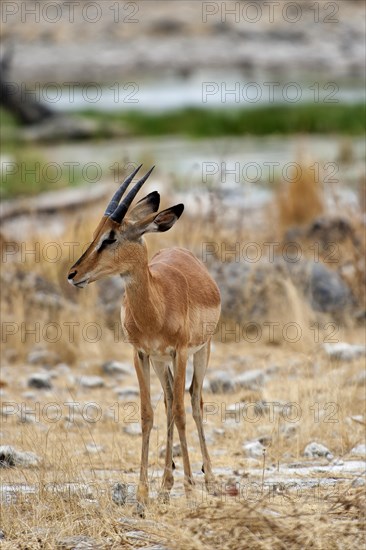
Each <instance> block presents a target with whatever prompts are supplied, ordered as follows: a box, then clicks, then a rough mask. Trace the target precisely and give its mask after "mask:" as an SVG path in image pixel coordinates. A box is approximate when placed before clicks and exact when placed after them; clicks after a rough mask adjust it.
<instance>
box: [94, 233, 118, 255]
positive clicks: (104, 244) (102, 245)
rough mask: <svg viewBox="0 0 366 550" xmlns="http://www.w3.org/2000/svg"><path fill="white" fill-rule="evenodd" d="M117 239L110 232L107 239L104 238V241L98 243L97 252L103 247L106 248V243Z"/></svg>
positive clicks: (108, 243) (111, 242)
mask: <svg viewBox="0 0 366 550" xmlns="http://www.w3.org/2000/svg"><path fill="white" fill-rule="evenodd" d="M116 241H117V239H116V238H115V237H114V234H113V233H111V234H110V235H109V238H108V239H104V241H103V242H102V244H101V245H100V247H99V249H98V252H101V251H102V250H104V248H106V247H107V246H108V245H110V244H113V243H115V242H116Z"/></svg>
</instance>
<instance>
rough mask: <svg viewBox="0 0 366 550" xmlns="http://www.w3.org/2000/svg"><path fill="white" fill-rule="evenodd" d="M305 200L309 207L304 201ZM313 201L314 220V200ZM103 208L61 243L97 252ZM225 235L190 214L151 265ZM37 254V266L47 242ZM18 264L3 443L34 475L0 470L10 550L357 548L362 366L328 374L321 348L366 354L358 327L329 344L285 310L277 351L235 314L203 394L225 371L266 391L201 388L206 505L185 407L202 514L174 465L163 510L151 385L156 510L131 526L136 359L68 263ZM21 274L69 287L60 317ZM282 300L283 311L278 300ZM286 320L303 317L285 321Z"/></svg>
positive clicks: (13, 278)
mask: <svg viewBox="0 0 366 550" xmlns="http://www.w3.org/2000/svg"><path fill="white" fill-rule="evenodd" d="M308 183H309V182H308ZM298 191H299V190H298ZM298 195H299V196H300V197H301V201H302V202H303V200H304V196H305V194H304V190H302V191H301V192H300V193H298ZM310 195H311V192H310ZM311 196H312V201H313V206H314V208H315V209H316V208H317V206H316V200H315V198H314V197H315V195H314V194H313V195H311ZM291 197H292V199H293V200H294V201H295V202H296V198H295V197H296V190H295V191H294V190H292V195H291V193H290V194H289V195H287V199H286V203H285V206H284V205H283V204H282V214H281V199H277V200H276V201H275V200H274V202H273V204H272V205H271V209H270V211H271V212H272V213H274V214H273V215H276V216H280V218H281V216H282V218H281V219H282V221H283V223H285V222H286V219H287V218H286V215H287V216H288V215H289V213H288V208H289V204H291V200H290V199H291ZM278 201H279V202H278ZM301 201H300V202H301ZM165 202H166V200H164V201H163V206H164V205H165ZM297 204H299V200H298V199H297ZM102 207H103V205H102V204H101V205H100V207H98V208H94V209H93V211H92V213H91V212H84V213H80V216H81V218H80V216H79V217H76V218H75V216H74V214H72V216H71V217H69V218H68V220H69V222H70V223H68V222H66V224H65V226H66V228H67V229H65V232H64V233H63V234H62V235H60V237H59V241H58V240H57V239H56V242H59V243H60V245H61V244H62V243H64V242H76V241H78V242H87V241H88V238H89V236H90V235H91V234H92V231H93V229H94V227H95V226H96V223H97V221H98V210H102ZM286 208H287V210H286ZM276 209H277V211H276ZM278 209H279V211H278ZM307 209H308V210H307V211H309V205H308V206H307ZM310 211H311V209H310ZM72 220H73V221H72ZM75 220H77V221H75ZM277 221H278V220H277ZM287 221H288V220H287ZM354 221H356V218H354ZM216 223H217V222H212V221H209V220H206V221H204V220H202V221H201V222H198V223H197V224H193V220H192V219H190V216H189V213H187V215H186V216H185V217H183V218H182V219H181V220H180V222H179V224H177V226H176V228H175V229H174V230H172V231H171V232H169V233H167V234H165V235H163V236H161V235H159V236H154V235H152V236H148V237H147V240H148V246H149V252H150V254H151V255H152V254H153V253H154V252H156V251H157V250H158V249H159V248H160V246H161V245H162V246H172V245H180V246H185V247H187V248H190V249H192V250H195V251H198V250H199V249H200V245H201V243H202V242H203V241H204V240H205V239H207V238H208V237H211V239H212V238H213V235H215V239H216V240H217V242H220V239H224V238H225V239H227V240H228V242H231V241H230V238H234V237H235V239H237V237H238V233H235V235H234V234H231V235H230V230H228V229H227V228H221V229H220V228H219V226H218V225H215V224H216ZM272 223H273V220H271V219H270V216H269V218H268V219H267V221H266V223H265V224H264V226H263V227H262V233H260V232H258V230H257V234H256V238H257V242H265V241H266V240H268V238H269V234H270V232H271V230H272ZM212 224H214V225H212ZM228 231H229V233H228ZM246 231H248V230H246ZM278 231H279V232H280V231H281V230H280V229H278ZM239 237H240V240H241V242H245V241H250V240H251V239H252V237H253V236H252V235H251V234H250V232H249V233H248V232H242V233H241V234H240V235H239ZM37 241H38V242H39V245H40V247H41V250H42V249H43V247H44V245H45V244H46V243H47V242H48V241H47V238H37ZM4 246H5V250H7V249H6V243H5V244H4ZM31 246H33V247H34V246H35V241H34V240H33V241H27V247H28V249H31ZM3 250H4V249H3ZM77 255H78V250H77V249H76V250H75V257H77ZM17 258H18V261H12V262H8V263H7V264H6V268H7V269H6V285H7V286H6V287H5V288H6V292H5V293H4V292H3V299H2V318H3V321H6V323H7V327H10V326H11V328H10V329H9V328H8V329H7V330H8V331H9V330H10V332H14V334H13V335H11V334H7V335H6V345H5V346H3V360H2V412H3V416H2V426H1V433H2V441H3V443H6V444H8V445H12V446H13V447H15V448H16V449H17V450H22V451H31V452H34V453H35V454H36V455H37V457H38V458H39V462H38V463H37V464H36V465H33V466H28V467H23V466H15V467H6V468H2V469H1V481H2V497H3V507H2V531H3V533H4V535H5V539H4V540H3V541H2V547H3V548H4V549H13V548H14V549H15V548H22V549H30V548H32V549H36V548H39V549H46V548H47V549H48V548H49V549H54V548H74V547H75V548H77V547H78V546H77V543H78V542H79V543H80V541H81V540H84V543H85V544H87V541H89V544H90V546H85V547H90V548H121V547H122V548H124V547H126V548H140V547H141V548H144V547H147V548H148V547H152V546H154V545H157V546H156V548H160V547H162V548H168V549H172V548H182V549H190V548H192V549H199V548H230V549H232V548H284V547H290V548H299V549H300V548H314V549H333V548H339V549H346V548H347V549H348V548H355V547H359V546H361V544H362V542H363V541H364V519H365V518H364V504H365V498H364V497H365V480H364V464H365V463H364V457H362V456H355V455H354V453H352V452H350V451H351V450H352V449H354V448H355V447H356V446H357V445H359V444H360V443H362V442H363V438H364V432H365V416H364V395H365V391H364V390H365V388H364V379H362V376H361V377H360V374H361V373H362V369H363V364H364V358H363V357H361V358H356V359H354V360H351V361H341V360H337V359H335V360H334V359H333V360H331V359H330V358H329V356H328V355H327V353H326V352H325V350H324V347H323V344H324V343H333V342H337V341H339V342H348V343H351V344H352V343H354V344H360V343H362V342H364V331H363V327H362V326H360V324H359V323H358V322H355V321H354V320H352V319H351V318H348V319H347V320H343V321H342V322H337V323H334V320H332V319H331V318H330V317H329V316H327V315H325V316H323V317H319V318H317V321H318V322H319V320H320V323H319V324H318V325H317V326H319V330H318V329H317V330H315V329H314V326H316V325H314V324H313V322H314V318H313V317H312V315H311V314H309V313H308V309H307V306H306V304H305V303H303V304H301V303H300V304H299V303H298V302H297V298H296V297H294V303H290V301H289V298H288V296H287V297H285V298H284V299H286V300H287V302H286V303H285V304H284V305H285V307H284V310H283V312H282V313H281V311H280V309H278V310H277V317H276V319H277V322H278V323H279V325H278V326H279V329H280V331H281V334H282V337H280V338H276V340H275V341H274V340H271V338H269V337H268V333H267V332H265V330H266V329H265V322H264V324H263V325H262V328H263V332H262V334H261V336H260V337H259V338H258V337H256V336H254V337H253V334H252V333H251V332H248V331H246V329H245V325H244V324H243V325H240V326H238V323H237V322H236V321H235V315H234V312H233V318H232V319H231V320H230V319H226V320H225V323H224V322H222V323H221V324H220V326H219V329H218V331H217V333H216V335H215V337H214V343H213V350H212V354H211V360H210V365H209V370H208V373H207V380H212V379H214V378H215V376H216V373H217V371H226V372H227V373H229V375H230V377H231V379H232V380H235V378H236V376H238V375H240V374H243V373H244V372H246V371H252V370H253V369H257V370H258V371H259V372H260V373H262V374H263V377H262V378H261V377H260V376H259V378H258V379H257V380H254V381H252V382H250V383H248V384H247V385H246V386H245V385H244V386H243V387H240V388H238V387H235V388H233V390H232V391H226V390H225V388H224V387H223V388H221V389H220V388H218V389H217V388H216V390H215V393H213V392H212V386H211V387H210V385H209V384H208V383H207V384H206V386H205V391H204V401H205V418H204V422H205V430H206V435H207V439H208V445H209V450H210V453H211V458H212V461H213V466H214V472H215V473H216V479H217V486H218V487H217V493H218V496H210V495H208V494H207V493H206V490H205V488H204V481H203V474H202V473H201V457H200V451H199V443H198V437H197V435H196V429H195V425H194V422H193V419H192V417H191V414H190V412H191V408H190V402H189V395H188V394H187V395H186V412H187V434H188V441H189V450H190V457H191V463H192V468H193V472H194V477H195V480H196V489H195V496H194V500H193V501H192V502H190V503H187V502H186V500H185V497H184V491H183V484H182V463H181V458H180V457H179V453H178V456H177V457H176V458H175V459H174V460H175V463H176V470H175V485H174V488H173V491H172V497H171V501H170V504H168V505H166V504H162V503H160V502H159V501H158V499H157V491H158V488H159V484H160V481H161V478H162V470H163V461H164V458H163V455H162V454H161V451H162V449H163V446H164V444H165V429H166V428H165V424H166V420H165V410H164V401H163V393H162V390H161V388H160V386H159V382H158V380H157V378H156V377H155V375H153V376H152V392H151V393H152V399H153V403H154V410H155V418H154V430H153V432H152V437H151V445H150V458H149V463H150V472H149V473H150V493H151V494H150V496H151V503H150V504H149V506H148V508H147V511H146V518H145V519H142V518H139V517H137V516H136V515H135V497H134V495H135V490H136V484H137V480H138V470H139V461H140V445H141V437H140V430H139V410H140V406H139V397H138V385H137V380H136V377H135V374H134V372H133V368H132V366H131V365H132V348H131V346H130V345H129V344H127V343H126V342H124V341H123V338H122V336H121V333H120V330H119V322H118V318H117V319H116V320H114V319H111V318H108V316H107V317H106V316H105V315H103V314H102V313H101V310H100V309H98V307H97V304H98V293H97V287H96V286H95V285H91V286H90V287H88V288H87V289H85V290H82V291H80V290H77V289H72V288H71V287H69V285H67V283H65V277H66V274H67V270H68V268H69V265H71V263H72V262H71V263H70V261H69V258H68V257H67V255H66V254H65V255H64V256H63V257H62V258H61V259H60V260H59V261H58V262H50V261H45V258H44V257H43V256H42V254H41V255H40V256H39V257H36V256H33V260H32V257H31V256H28V258H29V260H27V261H25V262H21V261H20V260H21V256H19V255H18V256H17ZM34 260H38V261H34ZM21 273H23V275H20V274H21ZM26 273H28V274H32V273H33V274H34V273H36V274H37V275H38V276H39V277H41V278H43V279H44V280H47V281H49V282H50V283H53V284H55V285H57V286H58V287H60V288H61V289H62V292H63V298H64V299H62V301H61V302H60V303H58V304H55V303H52V301H50V302H47V300H46V297H47V294H45V295H44V296H43V298H41V299H37V297H36V295H35V294H36V293H35V292H34V291H30V289H29V288H28V289H27V286H26V283H25V281H26V277H25V274H26ZM273 300H274V303H276V300H277V297H276V296H275V295H274V296H273ZM299 308H300V310H299ZM286 310H288V311H290V312H292V313H290V317H289V316H288V314H286ZM291 315H296V317H291ZM281 316H282V317H281ZM289 319H290V321H291V319H292V320H293V321H296V324H297V326H298V327H301V337H300V338H296V337H294V335H293V334H292V333H291V332H289V333H288V334H287V336H285V337H284V336H283V333H282V330H283V328H284V327H285V325H286V324H287V323H288V322H289ZM11 323H13V324H11ZM37 323H38V325H37ZM36 325H37V326H38V328H36V329H35V326H36ZM71 326H73V330H72V331H70V327H71ZM14 327H16V328H14ZM96 327H97V328H96ZM32 330H33V332H32ZM37 330H38V332H37ZM27 331H28V332H27ZM233 331H234V335H233ZM295 336H296V335H295ZM253 340H254V341H253ZM291 340H296V342H293V343H291ZM39 349H43V350H45V352H46V355H45V356H44V359H43V360H42V359H40V364H39V365H37V364H33V365H32V364H30V357H31V356H30V355H29V354H30V353H32V352H34V351H37V350H39ZM47 354H48V355H47ZM109 360H118V361H121V362H122V363H124V364H125V365H127V367H126V369H127V371H126V372H125V373H122V374H118V373H115V374H107V373H106V372H105V371H104V370H103V368H102V365H103V363H104V362H105V361H109ZM35 372H37V373H39V372H43V373H46V374H48V375H49V380H50V385H51V388H49V389H47V388H46V389H35V388H30V387H27V380H28V379H29V377H30V376H31V375H32V374H33V373H35ZM90 375H97V376H100V377H101V379H102V382H101V384H102V386H101V387H95V388H88V387H85V386H84V385H83V377H86V376H90ZM175 441H177V434H175ZM313 441H315V442H318V443H321V444H323V445H324V446H326V447H327V448H328V449H329V451H330V453H331V454H332V456H328V457H327V458H325V457H318V458H308V457H304V455H303V453H304V449H305V447H306V445H308V444H309V443H311V442H313ZM248 442H260V443H261V445H262V447H259V451H257V452H255V451H254V452H252V451H248V450H247V449H246V448H244V447H243V446H244V445H245V444H247V443H248ZM116 483H121V484H124V486H125V487H126V488H127V491H128V496H127V501H126V504H125V505H123V506H121V505H118V504H116V503H115V502H114V501H113V499H112V494H113V487H114V486H115V484H116ZM73 536H82V537H87V538H85V539H73V538H70V537H73ZM80 544H81V543H80ZM82 547H84V546H80V548H82Z"/></svg>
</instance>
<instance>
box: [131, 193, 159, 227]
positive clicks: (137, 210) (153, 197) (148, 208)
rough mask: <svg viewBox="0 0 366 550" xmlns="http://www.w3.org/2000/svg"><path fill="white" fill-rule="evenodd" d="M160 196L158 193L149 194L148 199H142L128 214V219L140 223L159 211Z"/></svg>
mask: <svg viewBox="0 0 366 550" xmlns="http://www.w3.org/2000/svg"><path fill="white" fill-rule="evenodd" d="M159 204H160V195H159V193H158V192H157V191H153V192H152V193H149V194H148V195H147V196H146V197H144V198H143V199H141V200H140V201H139V202H138V203H137V204H136V206H135V207H134V208H132V210H131V212H129V213H128V219H129V220H131V221H132V222H139V221H140V220H143V219H144V218H146V217H147V216H148V215H149V214H151V213H152V212H157V211H158V210H159Z"/></svg>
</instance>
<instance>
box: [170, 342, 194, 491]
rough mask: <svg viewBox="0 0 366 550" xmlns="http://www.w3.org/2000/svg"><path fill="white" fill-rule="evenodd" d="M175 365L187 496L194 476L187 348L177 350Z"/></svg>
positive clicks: (175, 394) (177, 422)
mask: <svg viewBox="0 0 366 550" xmlns="http://www.w3.org/2000/svg"><path fill="white" fill-rule="evenodd" d="M173 366H174V384H173V418H174V422H175V425H176V426H177V430H178V434H179V439H180V446H181V451H182V457H183V468H184V489H185V492H186V496H187V497H190V496H191V493H192V485H193V477H192V471H191V465H190V462H189V456H188V447H187V438H186V412H185V408H184V392H185V383H186V366H187V350H186V349H180V350H177V352H176V355H175V357H174V359H173Z"/></svg>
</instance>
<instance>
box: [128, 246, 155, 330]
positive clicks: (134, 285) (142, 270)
mask: <svg viewBox="0 0 366 550" xmlns="http://www.w3.org/2000/svg"><path fill="white" fill-rule="evenodd" d="M121 276H122V277H124V276H123V274H121ZM125 284H126V286H125V293H126V298H127V307H128V308H129V310H130V312H131V314H132V316H133V318H134V321H135V322H136V324H137V326H138V327H141V328H144V327H146V325H147V326H153V325H156V321H157V319H159V300H158V298H157V291H156V288H155V286H154V280H153V277H152V275H151V273H150V270H149V266H148V257H147V249H146V246H145V244H143V245H138V246H136V252H135V253H134V262H133V264H132V267H131V269H130V271H129V273H128V278H127V279H126V283H125Z"/></svg>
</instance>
